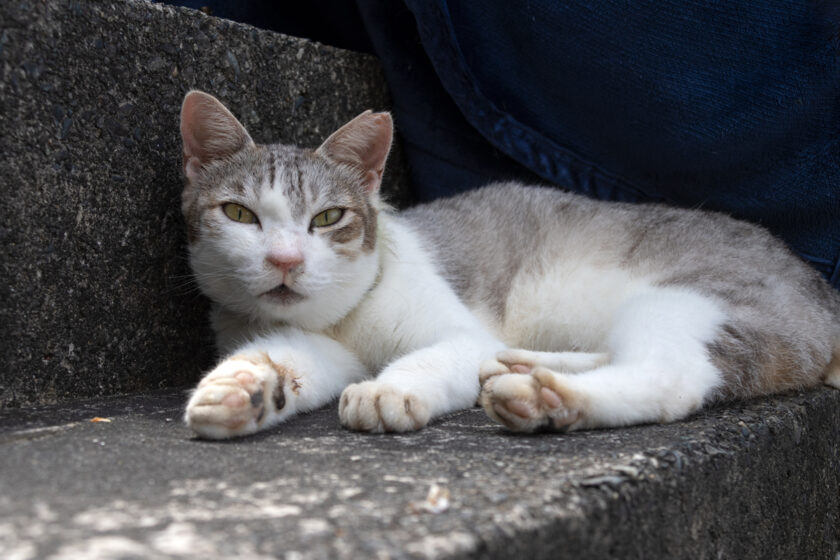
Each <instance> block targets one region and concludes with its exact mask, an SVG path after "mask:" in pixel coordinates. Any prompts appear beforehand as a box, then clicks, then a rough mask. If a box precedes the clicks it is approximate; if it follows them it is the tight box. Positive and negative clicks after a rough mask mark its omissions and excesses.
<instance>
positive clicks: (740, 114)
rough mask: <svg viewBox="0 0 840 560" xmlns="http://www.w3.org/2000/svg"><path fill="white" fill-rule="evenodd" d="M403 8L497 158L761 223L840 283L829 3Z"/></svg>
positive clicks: (564, 180)
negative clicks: (504, 156) (497, 153)
mask: <svg viewBox="0 0 840 560" xmlns="http://www.w3.org/2000/svg"><path fill="white" fill-rule="evenodd" d="M406 4H407V5H408V6H409V8H410V9H411V11H412V13H413V15H414V16H415V18H416V21H417V28H418V30H419V34H420V37H421V39H422V42H423V45H424V47H425V51H426V53H428V56H429V58H430V59H431V62H432V65H433V66H434V69H435V71H436V74H437V76H438V77H439V79H440V81H441V83H442V84H443V86H444V88H445V89H446V91H447V93H448V94H449V96H450V97H451V99H452V100H453V101H454V102H455V104H456V105H457V106H458V108H459V109H460V111H461V112H462V113H463V115H464V117H465V118H466V120H467V121H468V122H469V123H470V125H472V126H473V127H474V128H475V129H476V130H477V131H478V132H479V133H480V134H481V135H482V136H483V137H485V138H486V139H487V140H488V141H489V142H490V143H491V144H492V145H493V146H495V147H496V148H497V149H499V150H500V151H502V152H503V153H505V154H507V155H508V156H510V157H511V158H513V159H514V160H516V161H517V162H519V163H521V164H522V165H524V166H525V167H527V168H528V169H530V170H532V171H534V172H535V173H537V174H538V175H540V176H541V177H543V178H545V179H546V180H548V181H550V182H552V183H555V184H558V185H560V186H562V187H564V188H567V189H570V190H574V191H578V192H582V193H586V194H588V195H591V196H594V197H597V198H601V199H610V200H630V201H642V200H654V201H664V202H667V203H670V204H675V205H679V206H688V207H702V208H706V209H712V210H719V211H723V212H727V213H729V214H732V215H735V216H737V217H740V218H744V219H747V220H750V221H753V222H757V223H761V224H763V225H764V226H766V227H768V228H769V229H770V230H771V231H773V232H774V233H776V234H777V235H779V236H780V237H782V238H783V239H785V240H786V241H787V242H788V244H789V245H791V246H792V247H793V249H794V250H795V251H796V252H797V253H799V255H800V256H802V257H803V258H805V259H806V260H808V261H809V262H810V263H811V264H812V265H813V266H815V267H816V268H817V269H819V270H820V271H821V272H822V273H823V274H824V275H825V276H826V277H827V278H829V279H830V281H831V282H832V284H833V285H834V286H835V287H838V288H840V267H838V257H840V10H838V8H837V7H836V6H835V4H833V3H828V2H823V3H819V2H791V1H790V0H766V1H763V2H748V1H728V2H688V1H677V0H658V1H655V2H654V1H648V2H639V1H617V0H599V1H598V2H588V1H581V0H570V1H564V2H556V1H552V0H532V1H528V2H522V3H517V4H515V7H514V4H512V3H510V2H503V1H501V0H499V1H489V0H485V1H482V2H471V1H467V0H449V1H447V0H406ZM701 234H702V232H698V235H701ZM733 243H737V240H733Z"/></svg>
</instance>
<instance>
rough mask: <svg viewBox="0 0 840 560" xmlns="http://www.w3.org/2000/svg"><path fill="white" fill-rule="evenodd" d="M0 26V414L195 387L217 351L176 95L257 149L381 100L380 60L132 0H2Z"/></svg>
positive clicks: (315, 131) (384, 98)
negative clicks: (188, 236) (183, 196)
mask: <svg viewBox="0 0 840 560" xmlns="http://www.w3.org/2000/svg"><path fill="white" fill-rule="evenodd" d="M0 26H2V29H0V72H2V76H0V154H2V159H0V189H2V190H0V192H1V193H2V196H0V215H2V220H0V247H2V249H0V250H2V253H0V274H2V276H0V407H15V406H21V405H29V404H35V403H50V402H57V401H62V400H65V399H68V398H73V397H90V396H101V395H112V394H119V393H130V392H135V391H141V390H147V389H151V388H157V387H164V386H170V387H171V386H183V385H186V384H190V383H192V382H193V381H195V380H196V378H197V377H198V376H199V374H200V371H201V369H202V368H205V367H207V366H208V364H209V363H210V361H211V360H212V357H213V349H212V344H211V343H210V333H209V332H208V329H207V327H206V321H205V316H206V312H207V305H206V302H205V301H204V299H203V298H202V297H200V296H199V294H198V293H197V292H196V290H195V286H194V285H193V284H192V283H191V281H190V277H189V271H188V268H187V264H186V261H185V256H186V251H185V245H184V243H185V242H184V234H183V223H182V219H181V215H180V209H179V196H180V190H181V178H180V173H181V161H180V159H181V148H180V137H179V133H178V113H179V110H180V104H181V100H182V98H183V95H184V93H185V92H186V91H187V90H189V89H190V88H199V89H203V90H206V91H208V92H210V93H213V94H214V95H216V96H218V97H219V98H220V99H222V101H224V102H225V103H226V104H227V105H228V106H229V107H230V108H231V110H232V111H233V112H234V113H235V114H236V115H237V116H238V117H239V118H240V120H241V121H242V122H243V124H245V126H246V127H247V128H248V130H249V131H250V132H251V133H252V136H253V137H254V139H255V140H256V141H258V142H260V141H262V142H268V141H280V142H286V143H299V144H303V145H311V146H316V145H318V144H319V143H320V141H321V140H323V138H325V137H326V135H328V134H329V133H330V132H332V131H333V130H334V129H336V128H337V127H338V126H340V125H341V124H343V123H344V122H346V121H347V120H349V119H350V118H352V117H353V116H355V115H356V114H358V113H359V112H361V111H362V110H364V109H367V108H373V109H385V108H387V107H388V105H389V99H388V95H387V92H386V90H385V86H384V80H383V77H382V75H381V72H380V68H379V65H378V62H377V61H376V60H375V59H374V58H372V57H370V56H366V55H361V54H357V53H350V52H347V51H341V50H338V49H333V48H329V47H325V46H323V45H319V44H316V43H312V42H309V41H306V40H302V39H297V38H292V37H287V36H283V35H278V34H276V33H271V32H267V31H262V30H258V29H254V28H251V27H248V26H245V25H240V24H235V23H231V22H228V21H224V20H220V19H217V18H212V17H208V16H205V15H204V14H202V13H200V12H197V11H192V10H185V9H173V8H171V7H168V6H162V5H159V4H151V3H148V2H139V1H138V2H132V1H117V0H111V1H99V0H80V1H72V2H71V1H69V0H60V1H55V2H53V1H51V2H35V1H33V2H16V1H4V2H0ZM392 168H393V169H396V170H397V171H399V170H400V169H401V168H402V164H401V158H400V157H399V153H397V154H396V155H395V157H394V160H393V161H392ZM389 182H390V187H386V190H388V189H390V191H391V192H393V193H395V198H396V199H397V201H398V202H399V201H403V200H405V193H406V188H405V187H406V186H405V180H404V176H403V175H402V174H401V173H399V172H397V173H392V176H391V177H390V180H389Z"/></svg>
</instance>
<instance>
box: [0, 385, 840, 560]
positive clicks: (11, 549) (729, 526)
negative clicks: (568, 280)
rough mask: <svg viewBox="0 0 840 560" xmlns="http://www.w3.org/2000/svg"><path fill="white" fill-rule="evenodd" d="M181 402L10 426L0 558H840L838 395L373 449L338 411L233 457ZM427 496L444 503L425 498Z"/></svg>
mask: <svg viewBox="0 0 840 560" xmlns="http://www.w3.org/2000/svg"><path fill="white" fill-rule="evenodd" d="M183 400H184V397H183V395H182V394H180V393H164V394H156V395H147V396H135V397H130V398H120V399H97V400H92V401H87V402H84V403H78V404H75V405H73V406H59V407H47V408H39V409H31V410H26V411H6V412H3V413H0V550H2V551H3V557H4V558H16V559H18V560H30V559H36V558H37V559H65V558H72V559H77V558H85V559H87V560H94V559H117V558H132V559H140V558H204V559H207V560H210V559H216V558H219V559H221V558H289V559H310V558H312V559H314V558H347V559H358V558H500V559H512V558H534V559H536V558H552V559H555V560H559V559H567V558H568V559H575V560H586V559H593V560H596V559H597V560H604V559H635V558H638V559H658V558H662V559H665V558H667V559H674V558H677V559H679V558H686V559H689V558H690V559H737V560H751V559H755V560H766V559H771V558H772V559H776V558H778V559H803V560H804V559H809V560H834V559H835V556H836V554H837V553H838V551H840V468H838V467H840V415H839V414H838V410H840V392H838V391H833V390H830V389H821V390H817V391H812V392H807V393H798V394H792V395H786V396H782V397H777V398H770V399H760V400H756V401H752V402H749V403H743V404H738V405H734V406H729V407H720V408H716V409H713V410H709V411H706V412H704V413H702V414H699V415H697V416H695V417H693V418H691V419H689V420H687V421H685V422H680V423H678V424H671V425H665V426H663V425H653V426H638V427H633V428H627V429H613V430H601V431H592V432H584V433H573V434H569V435H548V434H544V435H536V436H518V435H511V434H509V433H507V432H504V431H503V430H502V429H501V428H500V427H499V426H497V425H495V424H493V423H491V422H490V421H489V420H488V419H487V417H486V416H485V415H484V413H483V412H482V411H481V410H478V409H472V410H465V411H462V412H459V413H457V414H452V415H450V416H448V417H446V418H444V419H442V420H439V421H436V422H434V423H433V424H432V425H431V426H430V427H428V428H427V429H425V430H422V431H420V432H417V433H412V434H406V435H391V436H371V435H364V434H358V433H353V432H349V431H346V430H343V429H341V428H339V426H338V419H337V413H336V408H335V406H330V407H327V408H325V409H322V410H320V411H317V412H315V413H312V414H309V415H305V416H303V417H300V418H297V419H295V420H293V421H291V422H289V423H287V424H285V425H282V426H279V427H277V428H276V429H273V430H271V431H269V432H266V433H263V434H259V435H256V436H252V437H249V438H245V439H241V440H238V441H234V442H207V441H199V440H195V439H192V436H191V434H190V433H189V432H188V430H187V429H186V428H185V427H184V426H183V425H182V424H181V423H180V422H179V418H180V415H181V410H182V406H183ZM96 417H100V418H106V419H107V420H109V422H92V421H91V420H92V419H93V418H96ZM434 485H437V486H438V487H439V488H440V489H441V494H439V495H445V493H446V492H448V496H449V499H448V504H444V503H442V502H440V501H435V500H431V501H429V500H427V497H428V494H429V490H430V488H431V487H432V486H434ZM435 506H437V507H435Z"/></svg>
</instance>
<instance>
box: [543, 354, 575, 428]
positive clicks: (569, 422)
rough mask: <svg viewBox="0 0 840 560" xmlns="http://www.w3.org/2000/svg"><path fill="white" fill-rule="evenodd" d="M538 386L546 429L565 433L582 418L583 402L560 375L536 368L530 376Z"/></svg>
mask: <svg viewBox="0 0 840 560" xmlns="http://www.w3.org/2000/svg"><path fill="white" fill-rule="evenodd" d="M532 376H533V378H534V380H535V381H536V382H537V383H538V384H539V386H540V400H541V402H542V405H543V408H544V410H545V414H546V416H547V418H548V423H547V427H548V428H549V429H554V430H562V431H566V430H569V429H572V428H574V427H575V426H574V425H575V423H577V422H578V421H579V420H581V419H582V417H583V402H582V399H581V397H580V395H578V393H577V392H576V391H574V390H573V389H572V388H571V387H569V386H568V384H567V383H566V382H565V380H564V376H563V375H562V374H558V373H555V372H553V371H551V370H549V369H546V368H537V369H536V370H534V372H533V374H532Z"/></svg>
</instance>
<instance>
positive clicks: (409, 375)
mask: <svg viewBox="0 0 840 560" xmlns="http://www.w3.org/2000/svg"><path fill="white" fill-rule="evenodd" d="M502 347H503V345H502V343H500V342H498V341H496V340H493V339H491V338H489V337H487V336H485V335H477V336H470V335H456V336H453V337H451V338H449V339H447V340H444V341H442V342H438V343H437V344H434V345H432V346H429V347H426V348H423V349H421V350H417V351H415V352H412V353H410V354H408V355H406V356H404V357H402V358H400V359H398V360H396V361H395V362H393V363H392V364H390V365H389V366H388V367H387V368H385V370H384V371H383V372H382V373H381V374H380V375H379V376H378V377H377V378H376V379H375V380H373V381H365V382H363V383H357V384H354V385H350V386H349V387H347V389H345V390H344V393H342V395H341V400H340V403H339V416H340V418H341V423H342V425H344V426H345V427H347V428H350V429H352V430H361V431H368V432H405V431H409V430H417V429H419V428H422V427H423V426H425V425H426V424H427V423H428V422H429V420H430V419H431V418H434V417H436V416H440V415H442V414H445V413H447V412H452V411H454V410H459V409H462V408H468V407H470V406H473V404H474V403H475V401H476V397H477V396H478V391H479V383H478V365H479V363H480V360H481V358H482V357H483V356H487V355H493V354H494V353H495V352H497V351H498V350H500V349H501V348H502Z"/></svg>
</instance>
